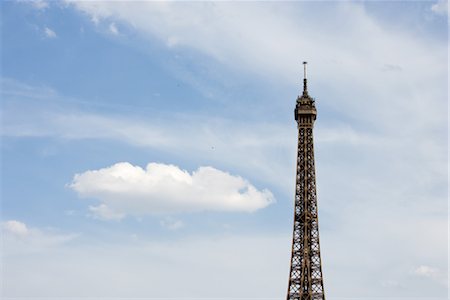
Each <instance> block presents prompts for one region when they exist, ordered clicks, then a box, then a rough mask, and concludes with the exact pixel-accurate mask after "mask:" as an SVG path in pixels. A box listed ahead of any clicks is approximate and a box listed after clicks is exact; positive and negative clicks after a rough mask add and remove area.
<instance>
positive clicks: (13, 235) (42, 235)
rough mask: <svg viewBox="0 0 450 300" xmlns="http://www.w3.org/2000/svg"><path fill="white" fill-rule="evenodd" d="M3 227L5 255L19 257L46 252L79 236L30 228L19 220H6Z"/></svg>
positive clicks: (53, 230) (52, 230)
mask: <svg viewBox="0 0 450 300" xmlns="http://www.w3.org/2000/svg"><path fill="white" fill-rule="evenodd" d="M1 225H2V242H3V246H4V247H3V249H2V250H4V254H5V255H6V256H7V257H9V256H10V255H19V254H24V253H31V252H32V253H38V252H46V251H48V249H51V248H55V247H59V246H61V245H63V244H65V243H67V242H70V241H72V240H73V239H75V238H76V237H78V236H79V234H74V233H71V234H67V233H61V232H59V231H58V230H55V229H51V228H50V229H40V228H34V227H31V228H30V227H29V226H28V225H27V224H25V223H24V222H21V221H18V220H6V221H3V222H2V223H1Z"/></svg>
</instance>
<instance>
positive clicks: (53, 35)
mask: <svg viewBox="0 0 450 300" xmlns="http://www.w3.org/2000/svg"><path fill="white" fill-rule="evenodd" d="M44 32H45V36H46V37H48V38H49V39H54V38H56V33H55V32H54V31H53V30H52V29H50V28H48V27H45V29H44Z"/></svg>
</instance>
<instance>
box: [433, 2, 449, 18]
mask: <svg viewBox="0 0 450 300" xmlns="http://www.w3.org/2000/svg"><path fill="white" fill-rule="evenodd" d="M431 11H432V12H434V13H435V14H438V15H448V0H438V1H437V2H436V3H434V4H433V5H431Z"/></svg>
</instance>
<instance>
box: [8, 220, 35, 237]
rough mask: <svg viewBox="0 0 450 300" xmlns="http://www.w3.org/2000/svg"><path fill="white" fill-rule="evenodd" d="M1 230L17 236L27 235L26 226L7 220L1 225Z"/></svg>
mask: <svg viewBox="0 0 450 300" xmlns="http://www.w3.org/2000/svg"><path fill="white" fill-rule="evenodd" d="M3 228H4V230H6V231H7V232H9V233H12V234H14V235H17V236H26V235H28V233H29V230H28V228H27V225H25V223H22V222H19V221H16V220H9V221H6V222H4V223H3Z"/></svg>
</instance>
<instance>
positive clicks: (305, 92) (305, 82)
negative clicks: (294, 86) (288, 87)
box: [303, 61, 308, 96]
mask: <svg viewBox="0 0 450 300" xmlns="http://www.w3.org/2000/svg"><path fill="white" fill-rule="evenodd" d="M307 64H308V62H306V61H304V62H303V95H305V96H306V95H308V85H307V79H306V65H307Z"/></svg>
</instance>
